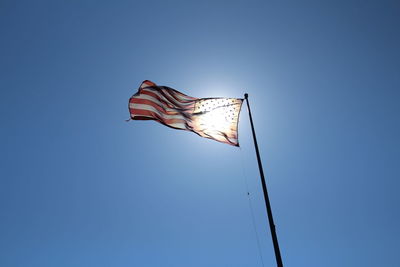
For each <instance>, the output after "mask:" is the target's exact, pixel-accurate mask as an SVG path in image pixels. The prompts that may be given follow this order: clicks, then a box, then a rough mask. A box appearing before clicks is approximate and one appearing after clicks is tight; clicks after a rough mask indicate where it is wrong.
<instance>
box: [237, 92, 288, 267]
mask: <svg viewBox="0 0 400 267" xmlns="http://www.w3.org/2000/svg"><path fill="white" fill-rule="evenodd" d="M248 97H249V95H248V94H244V98H245V99H246V102H247V108H248V110H249V117H250V124H251V131H252V132H253V141H254V147H255V149H256V154H257V161H258V169H259V170H260V178H261V184H262V188H263V192H264V200H265V207H266V208H267V215H268V222H269V228H270V230H271V236H272V243H273V244H274V251H275V258H276V265H277V266H278V267H283V263H282V257H281V252H280V250H279V244H278V237H277V236H276V231H275V224H274V218H273V217H272V209H271V204H270V203H269V197H268V191H267V184H266V183H265V177H264V171H263V167H262V164H261V158H260V152H259V151H258V144H257V138H256V132H255V131H254V125H253V118H252V117H251V110H250V105H249V99H248Z"/></svg>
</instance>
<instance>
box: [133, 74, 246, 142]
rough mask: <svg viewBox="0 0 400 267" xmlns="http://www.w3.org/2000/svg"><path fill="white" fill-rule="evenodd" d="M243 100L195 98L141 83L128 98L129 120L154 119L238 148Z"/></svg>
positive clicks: (167, 88) (146, 82) (148, 83)
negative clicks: (136, 90) (137, 89)
mask: <svg viewBox="0 0 400 267" xmlns="http://www.w3.org/2000/svg"><path fill="white" fill-rule="evenodd" d="M242 102H243V99H239V98H196V97H191V96H187V95H185V94H182V93H181V92H178V91H177V90H175V89H172V88H170V87H167V86H157V85H156V84H155V83H153V82H151V81H148V80H146V81H144V82H142V84H141V85H140V87H139V91H138V92H137V93H136V94H134V95H133V96H132V97H131V98H130V99H129V112H130V115H131V119H132V120H155V121H158V122H160V123H162V124H164V125H166V126H168V127H171V128H174V129H179V130H187V131H192V132H194V133H196V134H198V135H200V136H202V137H205V138H210V139H213V140H216V141H219V142H222V143H226V144H229V145H233V146H239V142H238V122H239V113H240V109H241V106H242Z"/></svg>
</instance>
